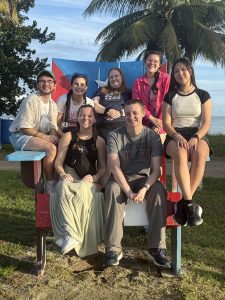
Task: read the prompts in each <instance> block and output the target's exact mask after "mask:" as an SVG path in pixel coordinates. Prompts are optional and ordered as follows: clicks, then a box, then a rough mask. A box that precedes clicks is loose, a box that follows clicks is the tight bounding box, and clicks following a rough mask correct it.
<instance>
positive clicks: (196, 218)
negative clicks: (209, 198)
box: [185, 202, 203, 226]
mask: <svg viewBox="0 0 225 300" xmlns="http://www.w3.org/2000/svg"><path fill="white" fill-rule="evenodd" d="M185 206H186V213H187V225H188V226H195V225H200V224H202V222H203V219H202V218H201V216H202V208H201V206H199V205H198V204H196V203H193V202H192V203H190V204H186V205H185Z"/></svg>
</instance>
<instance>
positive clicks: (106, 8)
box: [83, 0, 154, 16]
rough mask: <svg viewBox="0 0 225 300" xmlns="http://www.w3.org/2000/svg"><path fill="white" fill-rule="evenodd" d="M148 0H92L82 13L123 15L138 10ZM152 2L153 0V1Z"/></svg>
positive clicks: (146, 3) (143, 6)
mask: <svg viewBox="0 0 225 300" xmlns="http://www.w3.org/2000/svg"><path fill="white" fill-rule="evenodd" d="M149 2H152V1H148V0H113V1H112V0H93V1H91V3H90V4H89V6H88V7H87V8H86V9H85V11H84V13H83V15H84V16H91V15H93V14H94V13H98V14H102V13H104V14H109V15H113V16H123V15H125V14H130V13H132V12H138V11H139V10H142V9H144V8H146V7H147V6H148V5H149ZM153 2H154V1H153Z"/></svg>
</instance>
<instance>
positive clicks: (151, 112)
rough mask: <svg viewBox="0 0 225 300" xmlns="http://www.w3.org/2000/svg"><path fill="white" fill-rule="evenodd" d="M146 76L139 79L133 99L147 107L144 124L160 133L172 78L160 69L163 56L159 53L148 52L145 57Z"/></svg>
mask: <svg viewBox="0 0 225 300" xmlns="http://www.w3.org/2000/svg"><path fill="white" fill-rule="evenodd" d="M144 62H145V67H146V74H145V75H144V76H141V77H139V78H137V79H136V80H135V82H134V84H133V87H132V98H133V99H139V100H141V101H142V102H143V103H144V106H145V117H144V118H143V124H144V125H146V126H148V127H151V128H152V129H154V130H155V131H156V132H158V133H164V131H163V129H162V102H163V98H164V96H165V94H166V93H167V91H168V88H169V83H170V76H169V75H168V74H166V73H164V72H161V71H160V70H159V69H160V67H161V62H162V55H161V52H158V51H148V52H146V54H145V56H144Z"/></svg>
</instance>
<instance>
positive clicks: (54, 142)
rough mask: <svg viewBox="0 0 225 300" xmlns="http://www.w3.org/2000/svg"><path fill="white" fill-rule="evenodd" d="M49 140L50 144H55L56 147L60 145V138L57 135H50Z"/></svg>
mask: <svg viewBox="0 0 225 300" xmlns="http://www.w3.org/2000/svg"><path fill="white" fill-rule="evenodd" d="M49 139H50V142H51V143H53V144H55V145H58V143H59V138H58V137H57V136H56V135H53V134H50V135H49Z"/></svg>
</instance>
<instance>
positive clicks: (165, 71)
mask: <svg viewBox="0 0 225 300" xmlns="http://www.w3.org/2000/svg"><path fill="white" fill-rule="evenodd" d="M160 71H162V72H164V73H167V63H165V64H163V65H162V66H161V68H160Z"/></svg>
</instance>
